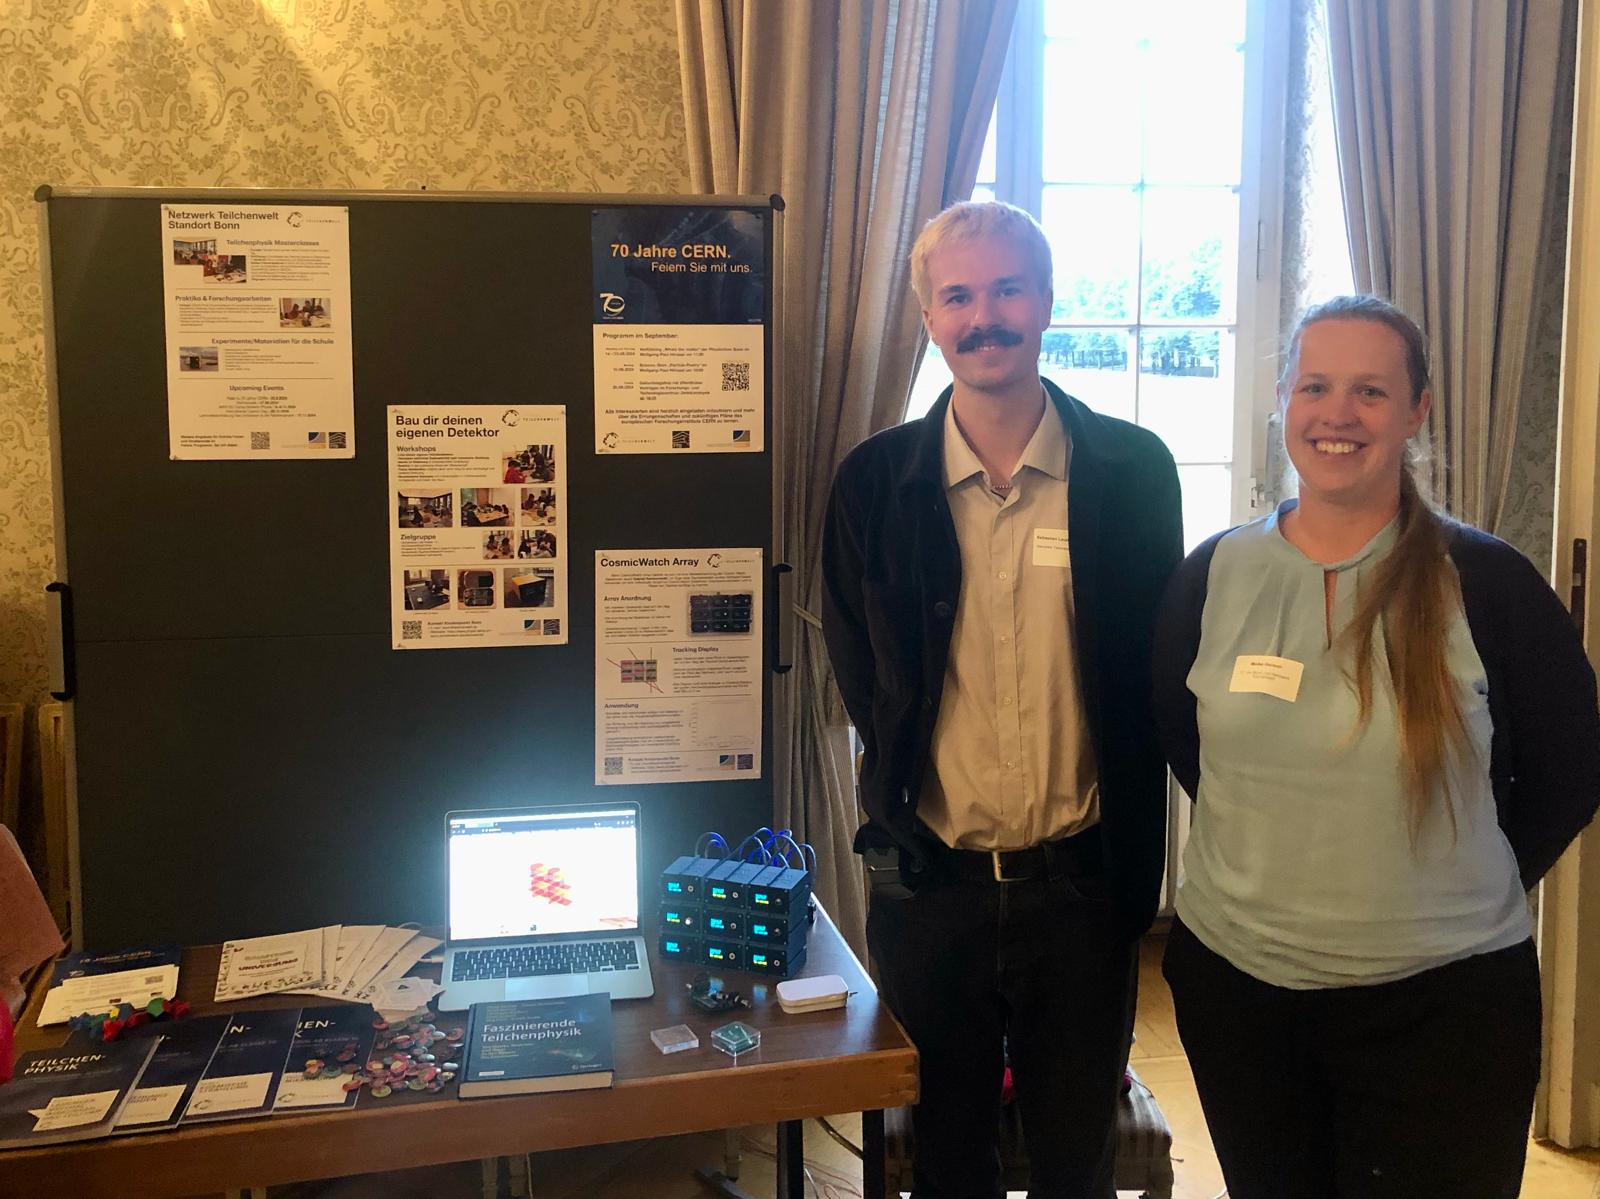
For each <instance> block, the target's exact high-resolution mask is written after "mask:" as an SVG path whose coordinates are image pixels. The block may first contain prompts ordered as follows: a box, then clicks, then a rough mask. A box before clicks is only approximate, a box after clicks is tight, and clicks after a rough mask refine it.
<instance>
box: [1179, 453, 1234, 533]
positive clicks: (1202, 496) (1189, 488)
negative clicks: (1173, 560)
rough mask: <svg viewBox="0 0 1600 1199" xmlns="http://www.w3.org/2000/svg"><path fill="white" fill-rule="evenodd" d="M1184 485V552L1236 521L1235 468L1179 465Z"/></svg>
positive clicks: (1180, 482)
mask: <svg viewBox="0 0 1600 1199" xmlns="http://www.w3.org/2000/svg"><path fill="white" fill-rule="evenodd" d="M1178 486H1179V487H1181V488H1183V552H1184V553H1188V552H1189V551H1190V550H1192V549H1194V547H1195V546H1197V545H1199V544H1200V543H1201V542H1202V541H1204V540H1205V539H1206V538H1207V537H1210V536H1211V534H1213V533H1220V532H1222V530H1223V529H1226V528H1228V527H1229V526H1230V525H1232V524H1233V516H1232V512H1233V468H1232V467H1228V466H1180V467H1178Z"/></svg>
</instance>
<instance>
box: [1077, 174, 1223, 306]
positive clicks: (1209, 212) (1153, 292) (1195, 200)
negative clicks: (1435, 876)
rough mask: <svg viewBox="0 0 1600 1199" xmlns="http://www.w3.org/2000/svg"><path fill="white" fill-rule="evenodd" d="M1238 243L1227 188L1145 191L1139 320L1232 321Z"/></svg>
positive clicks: (1162, 188)
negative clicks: (1141, 303)
mask: <svg viewBox="0 0 1600 1199" xmlns="http://www.w3.org/2000/svg"><path fill="white" fill-rule="evenodd" d="M1238 243H1239V197H1238V195H1237V193H1235V192H1234V191H1232V190H1231V189H1228V188H1220V187H1217V188H1176V187H1152V188H1147V189H1146V190H1145V193H1144V295H1143V308H1144V312H1143V319H1144V320H1147V321H1169V320H1181V321H1193V320H1209V321H1217V322H1219V323H1226V322H1231V321H1232V320H1233V308H1234V300H1233V293H1234V287H1235V283H1234V276H1235V274H1236V272H1237V269H1238V267H1237V262H1238V257H1239V250H1238ZM1059 271H1060V268H1059V267H1058V268H1057V274H1058V277H1059ZM1058 302H1059V297H1058Z"/></svg>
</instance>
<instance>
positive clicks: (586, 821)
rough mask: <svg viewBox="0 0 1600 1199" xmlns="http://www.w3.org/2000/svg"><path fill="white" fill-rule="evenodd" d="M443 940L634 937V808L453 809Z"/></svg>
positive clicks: (636, 821) (636, 891)
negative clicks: (447, 921) (593, 935)
mask: <svg viewBox="0 0 1600 1199" xmlns="http://www.w3.org/2000/svg"><path fill="white" fill-rule="evenodd" d="M449 854H450V939H451V940H452V941H473V940H479V939H482V938H487V937H517V936H548V935H553V934H563V933H590V932H597V933H608V932H634V931H637V929H638V927H639V882H638V871H639V809H638V808H637V807H634V806H632V805H628V804H618V805H615V806H611V805H603V806H597V807H588V808H572V809H567V810H564V811H562V810H557V809H539V810H537V811H534V810H521V811H497V812H452V813H451V814H450V816H449Z"/></svg>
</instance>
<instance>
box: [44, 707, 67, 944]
mask: <svg viewBox="0 0 1600 1199" xmlns="http://www.w3.org/2000/svg"><path fill="white" fill-rule="evenodd" d="M39 764H40V772H41V774H42V775H43V782H44V787H43V791H44V813H43V815H44V876H45V890H44V894H45V899H47V900H48V901H49V903H50V912H51V914H52V915H53V916H54V917H55V918H56V925H57V927H58V928H63V929H65V928H70V927H71V924H70V918H71V912H70V910H69V899H68V897H69V896H70V895H71V893H72V886H71V879H70V875H69V867H68V865H67V711H66V707H65V706H64V705H62V704H40V705H39Z"/></svg>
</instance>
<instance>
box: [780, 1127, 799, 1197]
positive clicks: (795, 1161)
mask: <svg viewBox="0 0 1600 1199" xmlns="http://www.w3.org/2000/svg"><path fill="white" fill-rule="evenodd" d="M805 1134H806V1126H805V1122H804V1121H801V1120H784V1121H783V1122H782V1123H780V1124H779V1125H778V1199H805V1196H806V1135H805Z"/></svg>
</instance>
